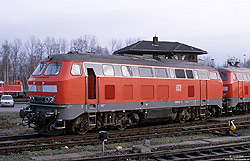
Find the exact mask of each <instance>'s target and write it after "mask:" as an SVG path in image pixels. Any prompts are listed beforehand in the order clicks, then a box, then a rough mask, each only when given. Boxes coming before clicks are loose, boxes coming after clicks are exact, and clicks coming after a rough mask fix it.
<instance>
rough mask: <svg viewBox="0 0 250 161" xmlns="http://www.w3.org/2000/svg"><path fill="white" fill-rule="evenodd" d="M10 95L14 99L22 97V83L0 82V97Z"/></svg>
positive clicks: (17, 81)
mask: <svg viewBox="0 0 250 161" xmlns="http://www.w3.org/2000/svg"><path fill="white" fill-rule="evenodd" d="M3 94H10V95H12V96H14V97H17V96H20V95H21V96H23V83H22V82H21V81H20V80H15V81H14V82H6V83H5V82H4V81H0V95H3Z"/></svg>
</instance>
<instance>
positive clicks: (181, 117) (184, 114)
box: [177, 109, 191, 123]
mask: <svg viewBox="0 0 250 161" xmlns="http://www.w3.org/2000/svg"><path fill="white" fill-rule="evenodd" d="M190 118H191V115H190V113H189V112H188V111H187V109H180V110H179V111H178V116H177V121H179V122H180V123H185V122H186V121H187V120H189V119H190Z"/></svg>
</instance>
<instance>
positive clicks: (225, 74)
mask: <svg viewBox="0 0 250 161" xmlns="http://www.w3.org/2000/svg"><path fill="white" fill-rule="evenodd" d="M220 77H221V79H222V80H223V81H226V80H227V73H223V72H222V73H220Z"/></svg>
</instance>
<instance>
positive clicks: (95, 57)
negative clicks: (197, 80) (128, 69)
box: [42, 54, 215, 70]
mask: <svg viewBox="0 0 250 161" xmlns="http://www.w3.org/2000/svg"><path fill="white" fill-rule="evenodd" d="M42 61H84V62H100V63H102V62H103V63H118V64H135V65H149V66H165V67H180V68H194V69H209V70H215V69H214V68H212V67H209V66H204V65H200V64H198V63H194V62H185V61H180V60H173V59H164V60H162V59H161V60H155V59H145V58H137V57H128V56H118V55H101V54H57V55H52V56H48V57H47V58H45V59H43V60H42Z"/></svg>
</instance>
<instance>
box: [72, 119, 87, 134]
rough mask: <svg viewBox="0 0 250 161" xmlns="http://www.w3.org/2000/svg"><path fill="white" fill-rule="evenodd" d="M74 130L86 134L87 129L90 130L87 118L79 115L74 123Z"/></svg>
mask: <svg viewBox="0 0 250 161" xmlns="http://www.w3.org/2000/svg"><path fill="white" fill-rule="evenodd" d="M72 128H73V129H72V130H73V131H75V132H76V133H78V134H81V135H83V134H86V133H87V131H88V130H89V123H88V121H87V118H86V117H84V116H81V117H78V118H77V119H76V120H75V121H74V123H73V127H72Z"/></svg>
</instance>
